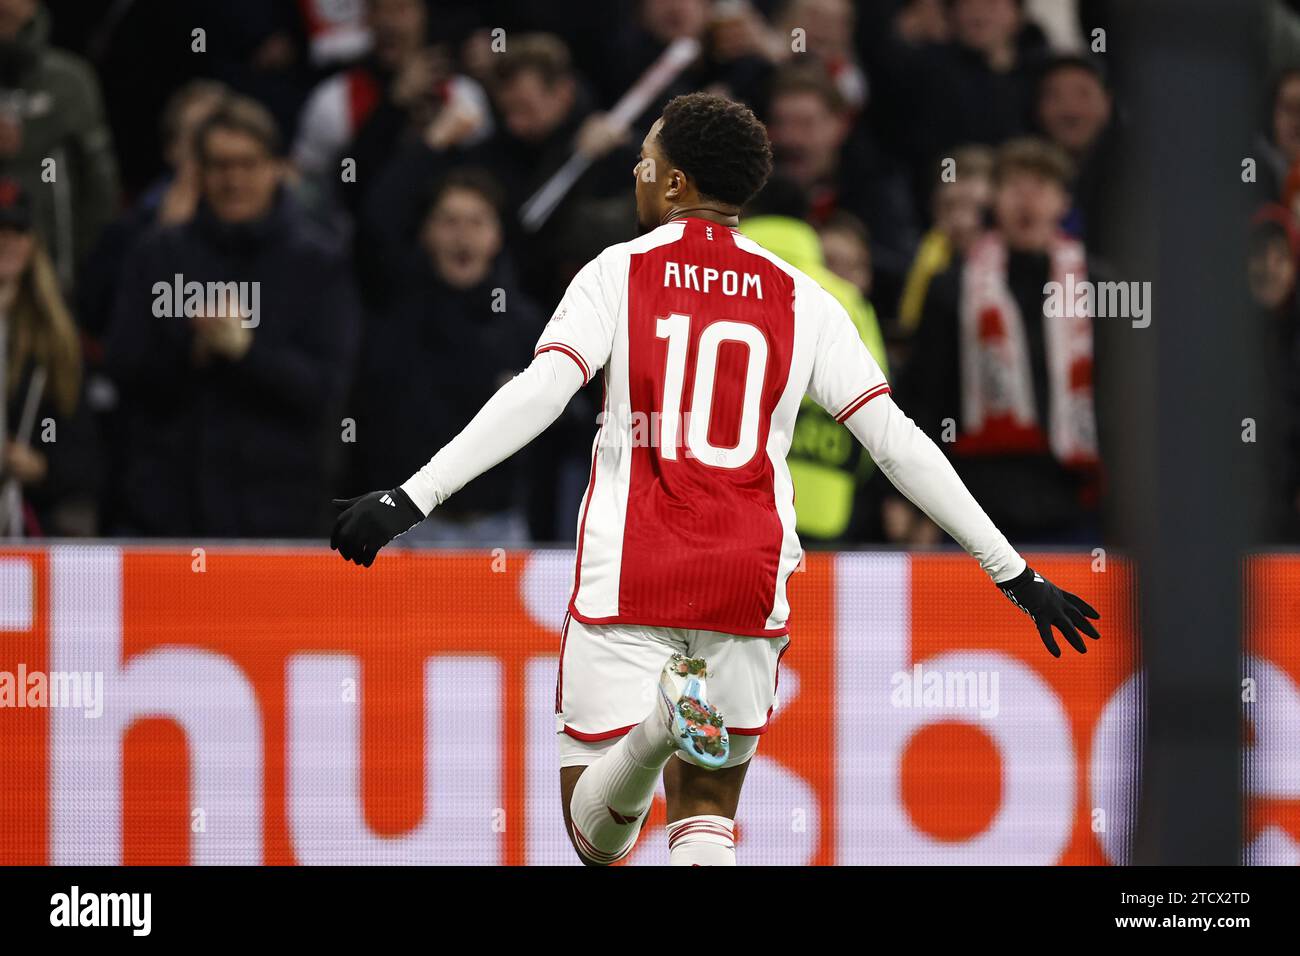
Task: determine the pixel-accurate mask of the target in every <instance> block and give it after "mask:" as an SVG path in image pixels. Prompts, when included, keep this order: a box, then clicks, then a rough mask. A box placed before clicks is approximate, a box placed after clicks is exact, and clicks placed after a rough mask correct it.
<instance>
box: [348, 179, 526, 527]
mask: <svg viewBox="0 0 1300 956" xmlns="http://www.w3.org/2000/svg"><path fill="white" fill-rule="evenodd" d="M500 193H501V191H500V188H499V187H498V185H497V184H496V183H495V181H494V180H492V179H491V178H490V177H489V176H488V175H487V174H486V173H484V172H482V171H481V170H475V169H460V170H454V171H452V172H451V173H449V174H448V175H447V176H446V177H445V178H444V179H443V181H442V183H441V184H440V185H439V186H438V188H437V190H436V192H435V195H434V197H433V200H432V202H431V203H430V205H429V208H428V213H427V215H426V217H425V220H424V224H423V227H422V229H421V232H420V237H419V242H418V246H417V247H416V248H415V249H414V250H412V253H413V254H411V255H409V256H408V257H407V258H406V259H405V261H403V260H401V259H398V260H396V262H395V267H394V269H393V274H392V276H391V278H390V280H389V285H390V287H391V288H393V289H394V290H395V291H394V293H393V294H392V296H391V298H390V301H389V304H388V306H387V307H386V308H385V309H384V311H383V312H382V313H381V314H380V315H378V316H376V317H375V318H374V319H373V320H372V321H371V322H370V323H369V324H368V325H367V329H366V342H365V348H364V350H363V352H364V359H363V362H362V366H361V373H360V375H359V377H358V382H359V388H358V391H357V395H356V400H355V403H354V404H355V405H356V407H357V442H356V446H355V447H356V452H357V459H358V462H357V463H358V468H357V486H358V487H359V488H368V487H371V486H372V485H375V484H381V485H382V484H384V483H387V484H389V485H391V484H393V483H394V482H396V481H398V480H399V479H400V478H401V476H402V475H407V474H410V473H412V472H414V471H416V470H417V469H418V468H420V466H421V465H423V464H424V463H425V461H426V460H427V457H428V449H430V448H440V447H442V446H443V445H445V444H446V443H447V442H448V441H450V440H451V439H452V438H453V437H455V435H456V433H457V432H459V431H460V430H461V429H462V428H463V427H464V426H465V423H466V422H468V421H469V420H470V419H471V418H473V417H474V415H475V414H476V413H477V412H478V410H479V409H480V408H481V407H482V406H483V405H484V403H485V402H487V400H488V399H489V398H491V397H492V395H493V394H494V393H495V392H496V390H497V389H498V388H500V387H501V385H502V384H504V383H505V382H506V381H507V380H508V379H509V378H510V377H511V376H513V375H515V374H516V373H518V372H520V371H522V370H523V369H524V368H525V367H526V366H527V365H528V363H529V361H531V359H532V354H533V346H534V345H535V344H536V341H537V336H538V335H539V334H540V333H541V329H542V326H543V324H544V319H543V316H542V314H541V312H540V311H539V310H538V308H537V307H536V306H535V305H534V304H533V303H532V302H531V301H530V300H529V299H528V298H527V297H526V296H525V295H524V294H523V292H521V291H520V289H519V288H518V286H517V285H516V283H515V280H514V276H513V274H512V270H511V268H510V264H509V262H508V261H507V259H506V256H505V255H504V253H503V252H502V238H503V229H502V225H501V214H500V203H501V195H500ZM520 464H521V462H520V461H517V460H515V459H511V460H509V461H506V462H502V463H501V464H500V465H498V466H497V467H496V468H494V469H492V470H491V471H489V472H488V473H487V474H485V475H484V476H483V477H482V478H481V479H479V480H478V481H475V482H474V483H473V484H472V485H471V486H469V487H467V488H465V489H463V490H462V491H461V492H460V493H458V494H457V495H455V497H453V498H451V499H449V500H448V501H447V502H446V503H445V504H444V505H443V506H442V507H440V508H439V509H438V511H437V514H435V515H433V516H432V517H430V518H429V519H428V520H427V521H425V522H423V523H421V524H420V526H419V527H418V528H415V529H412V530H411V531H410V532H408V533H407V534H406V535H404V536H403V537H402V539H401V540H402V541H403V542H406V543H411V542H413V541H416V540H420V541H438V542H442V543H456V544H466V545H472V544H492V545H493V546H503V545H511V544H523V543H525V542H526V541H527V537H528V534H527V524H526V521H525V518H524V511H523V497H522V494H521V490H522V489H521V488H520V478H521V472H520Z"/></svg>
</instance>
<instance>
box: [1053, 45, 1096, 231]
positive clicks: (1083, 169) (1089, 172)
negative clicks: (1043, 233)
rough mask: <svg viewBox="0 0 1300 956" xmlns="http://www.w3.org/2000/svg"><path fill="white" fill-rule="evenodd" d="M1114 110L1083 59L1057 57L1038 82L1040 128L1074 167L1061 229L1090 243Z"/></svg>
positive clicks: (1088, 62)
mask: <svg viewBox="0 0 1300 956" xmlns="http://www.w3.org/2000/svg"><path fill="white" fill-rule="evenodd" d="M1112 112H1113V107H1112V104H1111V97H1110V91H1109V90H1108V89H1107V88H1106V81H1105V80H1104V79H1103V78H1102V75H1101V70H1100V69H1099V68H1098V67H1097V66H1096V64H1094V63H1093V61H1092V60H1089V59H1085V58H1083V57H1073V56H1070V57H1057V58H1056V59H1054V60H1052V61H1051V62H1050V63H1049V64H1048V65H1047V67H1046V68H1045V69H1044V71H1043V74H1042V77H1041V79H1040V80H1039V83H1038V125H1039V127H1040V128H1041V129H1042V131H1043V134H1044V135H1045V136H1046V137H1047V138H1048V139H1050V140H1051V141H1052V142H1054V143H1055V144H1056V145H1057V146H1059V147H1061V149H1063V150H1065V152H1066V154H1067V155H1068V156H1069V157H1070V160H1071V162H1072V163H1073V164H1074V169H1075V177H1074V182H1073V183H1071V184H1070V195H1071V196H1072V197H1073V199H1074V208H1073V209H1071V210H1070V213H1069V215H1068V216H1067V217H1066V220H1065V230H1066V231H1067V232H1068V233H1070V235H1072V236H1074V237H1075V238H1077V239H1082V240H1083V241H1084V243H1085V244H1088V243H1089V239H1090V237H1095V236H1096V235H1098V233H1099V231H1100V219H1101V215H1102V210H1103V208H1104V206H1105V202H1104V199H1103V195H1102V189H1103V186H1104V184H1105V171H1106V168H1107V157H1106V152H1107V145H1108V143H1109V139H1110V137H1109V130H1110V125H1111V115H1112Z"/></svg>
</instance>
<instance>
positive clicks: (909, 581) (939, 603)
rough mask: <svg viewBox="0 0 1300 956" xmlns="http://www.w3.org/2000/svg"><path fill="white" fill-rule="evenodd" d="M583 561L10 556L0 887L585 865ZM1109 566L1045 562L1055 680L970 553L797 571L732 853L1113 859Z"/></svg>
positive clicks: (1119, 649) (230, 554)
mask: <svg viewBox="0 0 1300 956" xmlns="http://www.w3.org/2000/svg"><path fill="white" fill-rule="evenodd" d="M572 560H573V558H572V554H571V552H567V551H534V552H509V553H507V552H501V551H498V552H491V553H489V552H482V553H450V552H437V553H435V552H411V551H394V552H386V553H385V554H384V555H383V556H382V557H381V558H380V560H379V561H378V563H377V564H376V566H375V567H374V568H372V569H370V570H369V571H362V570H360V569H358V568H355V567H353V566H351V565H347V564H345V563H343V562H342V561H340V560H339V559H338V557H337V555H334V554H332V553H330V552H328V551H324V550H323V549H311V548H303V549H296V548H277V547H264V548H257V547H229V546H211V547H206V548H195V549H192V550H187V549H182V548H175V549H167V548H153V547H147V548H145V547H116V546H100V545H62V546H55V547H50V548H47V549H43V550H12V549H11V550H0V755H2V760H0V864H21V863H26V864H44V863H55V864H118V863H126V864H145V863H153V864H179V863H202V864H212V863H232V864H259V863H268V864H291V863H302V864H323V863H337V864H371V863H418V864H498V863H505V864H572V863H576V858H575V857H574V855H573V853H572V850H571V849H570V848H569V846H568V842H567V840H566V839H565V837H564V833H563V827H562V823H561V817H560V807H559V797H558V782H557V778H558V775H557V773H556V769H557V758H556V746H555V739H554V737H555V723H554V718H553V703H554V693H555V669H556V655H557V652H558V648H559V628H560V625H561V623H562V620H563V615H564V607H565V604H566V601H567V599H568V593H569V588H570V584H571V575H572ZM1103 562H1104V557H1102V556H1094V555H1059V554H1056V555H1042V556H1036V557H1034V558H1033V563H1034V566H1035V567H1037V568H1040V569H1041V570H1042V571H1043V572H1044V574H1046V575H1047V576H1049V577H1050V578H1052V580H1054V581H1056V582H1057V583H1058V584H1060V585H1061V586H1062V587H1064V588H1067V589H1069V590H1071V591H1075V592H1077V593H1079V594H1081V595H1084V596H1086V597H1087V599H1088V600H1089V601H1091V602H1092V603H1093V604H1095V605H1096V606H1097V607H1098V609H1099V610H1100V611H1101V612H1102V615H1103V620H1102V632H1103V635H1104V638H1103V640H1102V641H1101V642H1098V643H1094V644H1091V646H1090V650H1089V653H1088V654H1087V655H1086V656H1084V657H1080V656H1078V655H1076V654H1074V653H1073V652H1072V651H1070V650H1068V649H1066V651H1065V655H1064V656H1063V657H1062V658H1061V659H1060V660H1055V659H1053V658H1052V657H1050V656H1049V655H1048V654H1047V653H1046V652H1045V651H1044V650H1043V648H1042V646H1041V644H1040V643H1039V640H1038V637H1037V635H1036V634H1035V633H1034V631H1033V629H1032V626H1031V625H1030V623H1029V621H1028V620H1027V619H1026V618H1025V616H1024V615H1023V614H1021V612H1020V611H1018V610H1017V609H1016V608H1014V607H1013V606H1012V605H1011V604H1010V603H1009V602H1007V601H1006V599H1005V598H1003V597H1002V595H1001V594H999V593H998V591H997V590H996V589H995V588H993V587H991V586H990V584H989V582H988V580H987V579H986V578H985V577H984V575H983V574H982V573H981V572H980V570H979V569H978V567H976V566H975V564H974V563H973V562H971V561H970V560H969V559H967V558H965V557H964V556H947V555H926V556H909V555H904V554H897V553H865V552H864V553H843V554H836V555H832V554H811V555H809V556H808V558H807V561H806V566H805V568H804V569H803V570H802V571H801V572H799V573H798V574H796V575H795V580H794V582H792V585H791V603H792V606H793V607H794V609H795V613H794V616H793V618H792V634H793V641H792V645H791V648H790V651H789V652H788V653H787V654H786V655H785V657H784V660H783V663H782V667H781V674H780V679H779V689H778V693H779V697H780V705H779V707H778V709H777V711H776V713H775V714H774V717H773V722H772V724H771V726H770V729H769V731H768V733H767V734H766V735H765V736H764V738H763V741H762V744H761V746H760V748H759V752H758V756H757V757H756V758H755V763H754V765H753V767H752V768H751V770H750V774H749V778H748V781H747V784H746V789H745V794H744V796H743V798H742V802H741V811H740V814H739V817H740V820H739V827H738V846H739V855H740V861H741V862H742V863H743V864H750V865H755V864H835V863H838V864H886V863H940V864H945V863H951V864H975V863H1008V864H1010V863H1018V864H1055V863H1067V864H1079V863H1090V864H1095V863H1106V862H1124V861H1125V860H1127V859H1128V856H1129V853H1130V846H1131V830H1132V826H1133V823H1134V813H1135V807H1136V796H1137V786H1136V783H1137V769H1138V766H1139V764H1138V760H1137V758H1138V753H1137V751H1138V746H1139V743H1138V742H1139V741H1140V739H1141V735H1140V727H1139V721H1138V714H1139V713H1140V710H1141V699H1142V696H1141V685H1140V681H1139V679H1138V677H1137V676H1136V675H1137V673H1138V669H1137V663H1136V660H1135V646H1136V642H1135V634H1134V631H1133V625H1132V621H1133V620H1134V619H1135V616H1136V614H1135V606H1134V598H1133V592H1132V585H1131V575H1130V571H1129V569H1128V567H1127V566H1126V565H1124V564H1123V563H1122V562H1119V561H1117V560H1115V559H1113V558H1112V559H1111V560H1110V561H1109V563H1103ZM1252 582H1253V583H1254V584H1255V585H1256V587H1255V588H1254V589H1253V591H1254V592H1256V593H1258V594H1259V595H1260V597H1259V599H1258V600H1256V601H1254V602H1253V603H1252V616H1251V620H1250V635H1249V636H1250V639H1251V641H1252V643H1251V656H1250V659H1249V662H1248V665H1247V674H1248V676H1249V680H1248V681H1247V683H1248V685H1249V686H1248V687H1247V688H1246V689H1245V691H1244V692H1243V697H1244V698H1246V699H1247V701H1248V703H1247V705H1246V706H1247V715H1248V717H1249V718H1250V723H1249V726H1251V727H1252V728H1253V738H1252V740H1251V741H1249V743H1250V744H1252V746H1249V747H1248V748H1247V753H1248V761H1247V764H1248V768H1249V772H1250V780H1249V783H1248V786H1249V788H1250V793H1251V794H1252V795H1253V797H1254V800H1253V801H1251V806H1252V819H1251V823H1250V825H1249V827H1248V834H1247V838H1248V847H1249V848H1250V850H1249V853H1250V859H1251V862H1260V863H1264V862H1269V863H1296V862H1297V859H1298V858H1300V694H1298V693H1297V684H1298V683H1300V639H1297V637H1296V636H1295V634H1294V633H1293V631H1292V629H1291V628H1290V626H1289V625H1290V623H1291V622H1292V621H1294V620H1295V619H1296V615H1295V613H1294V606H1295V604H1296V603H1297V601H1300V558H1295V557H1268V558H1263V559H1260V560H1259V561H1258V562H1257V564H1256V565H1255V566H1254V569H1253V572H1252ZM1247 692H1248V693H1247ZM1187 799H1195V795H1194V794H1189V795H1188V796H1187ZM663 821H664V813H663V806H662V802H661V801H659V800H657V801H656V806H655V808H654V810H653V811H652V814H651V818H650V821H649V823H648V824H647V828H646V833H645V835H644V836H643V839H642V841H641V843H640V845H639V846H638V848H637V850H636V851H635V853H634V854H633V856H632V858H631V860H630V862H631V863H632V864H645V863H663V862H666V861H667V847H666V840H665V837H664V832H663Z"/></svg>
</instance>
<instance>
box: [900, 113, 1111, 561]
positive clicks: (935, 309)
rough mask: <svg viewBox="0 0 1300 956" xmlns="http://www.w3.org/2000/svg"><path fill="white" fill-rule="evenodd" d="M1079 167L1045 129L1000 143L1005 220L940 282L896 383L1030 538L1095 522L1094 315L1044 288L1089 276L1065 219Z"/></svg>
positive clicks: (1065, 537)
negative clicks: (1058, 302)
mask: <svg viewBox="0 0 1300 956" xmlns="http://www.w3.org/2000/svg"><path fill="white" fill-rule="evenodd" d="M1070 176H1071V171H1070V167H1069V160H1068V158H1067V157H1066V156H1065V155H1064V153H1062V152H1061V150H1060V149H1059V148H1058V147H1056V146H1053V145H1051V144H1048V143H1045V142H1043V141H1040V140H1033V139H1020V140H1013V141H1011V142H1009V143H1007V144H1005V145H1004V146H1003V147H1002V148H1001V149H1000V150H999V152H998V157H997V165H996V167H995V171H994V206H993V208H994V215H995V222H996V226H995V228H994V229H993V230H992V231H990V232H987V233H985V234H984V235H983V236H981V237H980V238H979V239H978V240H977V241H976V242H975V243H974V244H973V245H972V246H971V248H970V249H969V250H968V251H967V253H966V255H965V256H964V257H963V258H962V259H961V260H960V261H958V262H956V263H954V265H953V266H952V267H951V268H949V269H948V270H947V271H946V272H944V273H943V274H942V275H940V276H937V277H936V278H935V279H934V281H933V282H932V283H931V286H930V292H929V295H928V296H927V297H926V303H925V313H924V317H923V319H922V322H921V327H920V329H919V330H918V332H917V336H916V345H915V349H914V351H913V355H912V361H911V365H910V366H909V368H908V369H907V372H906V374H905V376H904V378H903V380H902V382H901V383H900V384H901V386H902V387H901V388H900V389H899V391H900V393H901V394H902V396H903V399H902V404H903V406H904V407H905V408H907V409H909V410H910V412H911V414H912V415H913V417H914V418H915V419H916V422H917V424H918V425H920V426H921V427H922V428H923V429H924V430H925V431H926V432H927V433H929V434H930V435H931V436H932V437H934V438H936V439H937V440H939V441H940V443H941V447H943V448H945V449H946V450H947V451H948V452H949V454H950V455H951V456H952V457H953V459H954V464H955V466H956V467H957V470H958V472H959V473H960V474H961V475H962V478H963V479H964V480H965V482H966V484H967V485H968V486H969V487H970V489H971V491H972V492H973V493H974V494H975V496H976V498H977V500H979V501H980V502H982V503H983V505H984V508H985V510H986V511H988V513H989V516H990V517H992V518H993V520H994V521H995V522H997V523H998V525H999V527H1005V528H1007V529H1008V530H1007V533H1008V534H1012V535H1015V536H1016V537H1017V538H1019V539H1022V540H1026V541H1035V540H1037V541H1042V540H1054V541H1057V542H1067V541H1073V542H1076V543H1084V542H1087V541H1090V540H1092V538H1093V536H1094V534H1095V531H1094V522H1095V497H1096V478H1097V465H1098V462H1097V451H1096V449H1097V436H1096V423H1095V419H1094V409H1093V397H1092V320H1091V318H1090V317H1089V316H1087V315H1078V314H1077V313H1075V314H1071V313H1067V314H1065V315H1051V316H1049V315H1047V314H1046V301H1047V300H1046V299H1045V296H1044V289H1045V286H1046V284H1047V283H1048V282H1049V281H1057V282H1065V281H1066V278H1065V277H1066V276H1069V275H1072V276H1073V281H1074V282H1075V283H1078V282H1082V281H1084V280H1085V278H1086V274H1085V270H1086V266H1087V262H1086V257H1085V254H1084V251H1083V247H1082V245H1081V244H1080V243H1079V242H1078V241H1077V240H1075V239H1073V238H1071V237H1069V236H1067V235H1065V234H1064V233H1063V232H1062V231H1061V229H1060V222H1061V218H1062V216H1064V215H1065V212H1066V210H1067V209H1068V208H1069V194H1068V192H1067V188H1066V187H1067V184H1068V183H1069V181H1070ZM945 422H947V424H945Z"/></svg>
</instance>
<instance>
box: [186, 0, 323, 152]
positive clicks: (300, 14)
mask: <svg viewBox="0 0 1300 956" xmlns="http://www.w3.org/2000/svg"><path fill="white" fill-rule="evenodd" d="M304 6H306V4H303V3H302V2H301V0H187V2H186V3H185V4H184V9H185V14H186V21H187V24H188V22H192V23H193V24H194V25H196V26H197V25H200V24H201V25H202V27H203V30H204V38H205V46H206V49H205V52H204V53H203V60H204V61H205V62H204V65H203V67H202V69H203V71H204V72H203V75H204V76H208V77H211V78H212V79H215V80H219V81H221V82H222V83H225V84H226V85H227V86H229V87H230V88H231V89H233V90H235V92H237V93H239V94H241V95H243V96H247V97H248V98H249V99H252V100H256V101H257V102H258V103H261V104H262V106H263V107H265V108H266V109H267V110H268V111H269V112H270V113H271V115H272V117H274V119H275V121H276V125H277V128H279V129H282V130H286V131H288V132H289V133H290V134H292V133H293V129H294V124H295V123H296V122H297V119H298V114H299V111H300V110H301V109H302V104H303V100H304V99H305V98H306V96H307V93H308V91H309V90H310V89H311V81H312V77H313V69H312V66H311V62H310V52H309V43H310V40H309V37H308V24H307V22H306V19H305V17H304ZM190 29H192V28H191V27H189V26H188V25H187V27H186V31H185V32H186V34H187V39H188V34H189V30H190Z"/></svg>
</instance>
